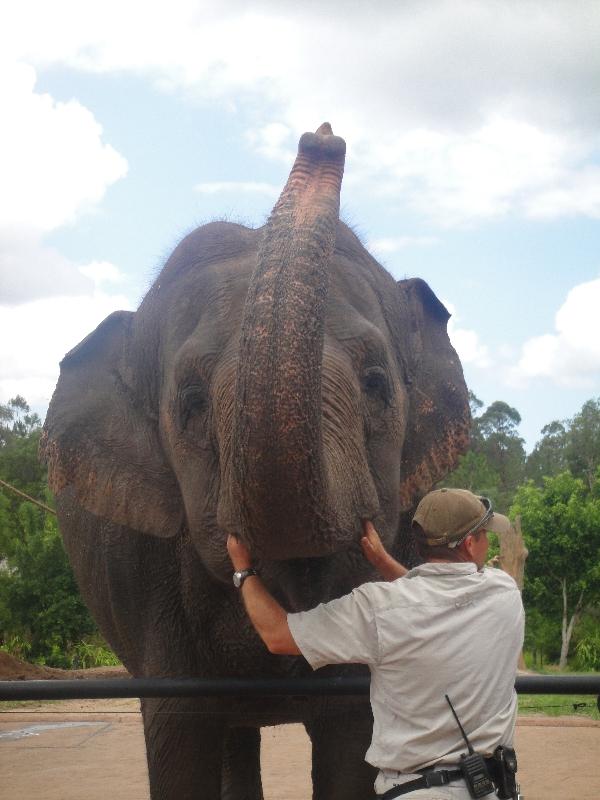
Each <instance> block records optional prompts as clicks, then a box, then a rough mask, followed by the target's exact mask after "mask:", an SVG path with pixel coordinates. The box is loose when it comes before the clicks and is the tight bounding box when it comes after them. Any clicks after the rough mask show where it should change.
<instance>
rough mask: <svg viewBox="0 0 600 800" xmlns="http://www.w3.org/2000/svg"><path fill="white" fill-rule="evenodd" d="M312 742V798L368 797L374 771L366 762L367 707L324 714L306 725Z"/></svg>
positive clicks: (362, 799)
mask: <svg viewBox="0 0 600 800" xmlns="http://www.w3.org/2000/svg"><path fill="white" fill-rule="evenodd" d="M305 727H306V731H307V733H308V735H309V736H310V739H311V742H312V765H313V769H312V775H313V800H370V798H375V790H374V788H373V784H374V782H375V777H376V775H377V770H376V769H374V768H373V767H372V766H371V765H370V764H367V762H366V761H365V753H366V752H367V749H368V747H369V744H370V743H371V735H372V732H373V717H372V715H371V711H370V709H365V710H364V711H361V712H358V711H357V710H356V709H354V710H353V711H352V712H350V713H335V714H327V715H324V716H322V717H316V718H314V719H313V720H311V721H310V722H307V723H306V724H305Z"/></svg>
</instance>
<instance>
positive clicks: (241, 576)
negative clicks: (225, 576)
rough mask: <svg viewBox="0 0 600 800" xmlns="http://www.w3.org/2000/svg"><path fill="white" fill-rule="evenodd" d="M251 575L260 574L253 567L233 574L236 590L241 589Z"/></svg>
mask: <svg viewBox="0 0 600 800" xmlns="http://www.w3.org/2000/svg"><path fill="white" fill-rule="evenodd" d="M251 575H258V572H257V571H256V570H255V569H253V568H252V567H248V569H242V570H240V571H239V572H234V573H233V585H234V586H235V588H236V589H241V588H242V584H243V583H244V581H245V580H246V578H249V577H250V576H251Z"/></svg>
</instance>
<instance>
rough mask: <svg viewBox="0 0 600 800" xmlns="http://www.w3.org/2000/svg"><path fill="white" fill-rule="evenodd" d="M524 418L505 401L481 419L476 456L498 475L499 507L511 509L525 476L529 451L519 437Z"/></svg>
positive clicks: (487, 411)
mask: <svg viewBox="0 0 600 800" xmlns="http://www.w3.org/2000/svg"><path fill="white" fill-rule="evenodd" d="M520 423H521V415H520V414H519V412H518V411H517V409H516V408H512V406H509V405H508V403H505V402H504V401H503V400H496V401H495V402H493V403H492V404H491V405H490V406H488V408H486V410H485V411H484V412H483V414H482V415H481V416H480V417H478V418H477V420H476V424H477V436H476V438H475V441H474V443H473V449H474V451H475V452H476V453H481V454H482V455H484V456H485V457H486V459H487V462H488V464H489V466H490V467H491V469H492V470H493V471H494V472H495V473H496V474H497V475H498V479H499V482H498V498H497V500H498V505H499V506H500V507H502V508H504V509H506V508H508V505H509V504H510V501H511V499H512V495H513V494H514V491H515V490H516V488H517V486H518V485H519V484H520V483H521V481H522V480H523V477H524V470H525V448H524V445H523V439H522V438H521V437H520V436H519V433H518V426H519V424H520Z"/></svg>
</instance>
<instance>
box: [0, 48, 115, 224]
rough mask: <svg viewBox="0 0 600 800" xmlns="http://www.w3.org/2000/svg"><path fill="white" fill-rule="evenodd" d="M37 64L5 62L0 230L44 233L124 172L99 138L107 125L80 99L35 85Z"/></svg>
mask: <svg viewBox="0 0 600 800" xmlns="http://www.w3.org/2000/svg"><path fill="white" fill-rule="evenodd" d="M35 80H36V76H35V70H34V69H33V68H32V67H30V66H28V65H26V64H19V63H13V64H3V65H2V69H1V70H0V96H1V97H2V99H3V104H4V105H5V107H6V108H5V114H4V115H3V121H2V127H1V128H0V175H2V193H1V194H0V231H6V230H8V231H15V230H23V229H25V230H26V231H36V232H46V231H50V230H53V229H55V228H57V227H59V226H61V225H64V224H66V223H70V222H72V221H73V220H75V219H76V218H77V216H78V215H80V214H81V213H82V212H83V211H85V210H88V209H89V208H91V207H93V206H94V205H95V204H97V203H98V202H99V201H100V200H101V199H102V197H103V195H104V193H105V191H106V189H107V187H108V186H109V185H110V184H111V183H113V182H114V181H116V180H118V179H119V178H121V177H123V175H125V173H126V172H127V162H126V161H125V159H124V158H123V157H122V156H120V155H119V154H118V153H117V152H116V151H115V150H114V149H113V148H112V147H111V146H110V145H108V144H105V143H103V142H102V128H101V126H100V125H99V124H98V122H97V121H96V120H95V119H94V116H93V115H92V114H91V112H90V111H89V110H88V109H86V108H84V107H83V106H82V105H81V104H80V103H78V102H77V101H75V100H71V101H69V102H68V103H59V102H55V101H54V100H53V99H52V97H50V95H48V94H40V93H37V92H36V91H35Z"/></svg>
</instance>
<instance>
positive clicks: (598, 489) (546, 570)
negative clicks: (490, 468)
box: [511, 472, 600, 668]
mask: <svg viewBox="0 0 600 800" xmlns="http://www.w3.org/2000/svg"><path fill="white" fill-rule="evenodd" d="M511 514H513V515H516V514H519V515H520V516H521V525H522V528H523V534H524V537H525V542H526V544H527V548H528V550H529V557H528V560H527V581H526V585H525V601H526V603H528V604H529V605H531V606H533V607H534V608H536V609H537V611H538V612H539V613H541V614H542V615H546V616H552V617H554V618H555V619H560V624H561V639H562V646H561V654H560V666H561V667H563V668H564V667H565V666H566V663H567V656H568V653H569V646H570V641H571V637H572V634H573V630H574V628H575V626H576V625H577V623H578V621H579V620H580V618H581V616H582V614H583V612H584V611H585V610H586V609H587V608H590V607H592V606H594V605H597V604H598V603H599V602H600V476H599V477H598V478H597V479H596V480H595V482H594V484H593V486H592V490H591V491H590V489H589V488H588V486H587V485H586V483H585V482H584V481H583V480H582V479H580V478H575V477H574V476H573V475H571V474H570V473H569V472H564V473H562V474H560V475H557V476H555V477H552V478H545V479H544V485H543V487H542V488H540V487H538V486H535V484H534V483H533V482H529V483H526V484H524V485H523V486H521V487H520V488H519V489H518V491H517V493H516V496H515V500H514V503H513V505H512V508H511Z"/></svg>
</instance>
